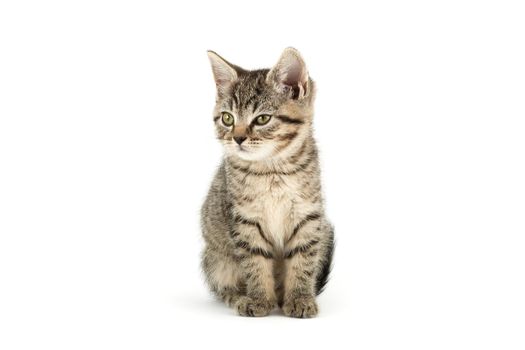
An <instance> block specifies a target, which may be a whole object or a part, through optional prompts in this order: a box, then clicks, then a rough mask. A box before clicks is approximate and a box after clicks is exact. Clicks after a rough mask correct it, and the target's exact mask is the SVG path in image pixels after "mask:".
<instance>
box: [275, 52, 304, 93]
mask: <svg viewBox="0 0 525 350" xmlns="http://www.w3.org/2000/svg"><path fill="white" fill-rule="evenodd" d="M266 80H267V82H268V83H270V84H274V86H275V87H276V88H277V90H278V91H280V92H283V93H287V94H289V95H290V97H291V98H292V99H301V98H303V97H305V96H306V95H307V94H308V93H309V91H308V90H309V86H308V71H307V69H306V64H305V63H304V60H303V58H302V56H301V54H300V53H299V51H297V50H296V49H294V48H293V47H288V48H286V49H285V50H284V51H283V53H282V54H281V58H279V61H278V62H277V64H276V65H275V66H274V67H273V68H272V69H271V70H270V72H269V73H268V75H267V78H266Z"/></svg>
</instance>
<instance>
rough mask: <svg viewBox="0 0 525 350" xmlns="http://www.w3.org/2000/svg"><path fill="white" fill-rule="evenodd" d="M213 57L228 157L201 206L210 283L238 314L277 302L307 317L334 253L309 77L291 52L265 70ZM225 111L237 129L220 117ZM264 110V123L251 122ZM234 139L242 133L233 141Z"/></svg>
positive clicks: (257, 312)
mask: <svg viewBox="0 0 525 350" xmlns="http://www.w3.org/2000/svg"><path fill="white" fill-rule="evenodd" d="M209 56H210V60H211V62H212V68H213V72H214V77H215V81H216V84H217V103H216V107H215V111H214V114H213V115H214V117H213V121H214V123H215V127H216V131H217V139H219V140H220V141H221V143H222V144H223V146H224V149H225V157H224V160H223V162H222V164H221V166H220V167H219V170H218V171H217V174H216V176H215V178H214V180H213V182H212V185H211V188H210V191H209V194H208V196H207V198H206V201H205V203H204V205H203V207H202V218H201V219H202V229H203V236H204V239H205V242H206V247H205V250H204V252H203V259H202V267H203V270H204V272H205V275H206V279H207V282H208V284H209V285H210V287H211V289H212V291H214V292H215V294H216V295H217V296H218V297H220V298H221V299H222V300H224V302H226V304H228V305H230V306H232V307H233V308H235V309H236V310H237V312H238V313H239V314H240V315H243V316H264V315H268V314H269V313H270V311H271V310H272V309H273V308H274V307H276V306H277V305H279V306H280V307H282V310H283V312H284V314H285V315H287V316H292V317H313V316H315V315H316V314H317V312H318V308H317V303H316V301H315V296H316V295H317V294H319V293H320V292H321V291H322V290H323V287H324V286H325V284H326V281H327V277H328V273H329V271H330V264H331V259H332V251H333V229H332V226H331V225H330V224H329V222H328V221H327V219H326V217H325V214H324V209H323V200H322V195H321V184H320V170H319V161H318V152H317V147H316V145H315V141H314V139H313V136H312V128H311V125H312V116H313V100H314V93H315V88H314V83H313V81H312V80H311V79H310V78H309V77H308V74H307V71H306V66H305V65H304V61H303V60H302V58H301V56H300V55H299V53H298V52H297V51H296V50H294V49H291V48H289V49H286V50H285V51H284V53H283V55H282V56H281V58H280V60H279V62H278V63H277V64H276V65H275V66H274V67H273V68H272V69H271V70H268V69H262V70H255V71H247V70H244V69H242V68H240V67H237V66H235V65H232V64H230V63H228V62H227V61H225V60H224V59H222V58H221V57H220V56H218V55H217V54H215V53H209ZM223 112H228V113H230V114H231V115H232V116H233V117H234V120H235V122H234V125H233V126H226V125H224V124H223V123H222V119H221V115H222V113H223ZM263 114H265V115H271V116H272V117H271V119H270V121H269V122H268V123H267V124H265V125H257V124H256V123H255V119H256V118H257V116H259V115H263ZM233 137H238V139H239V138H240V139H241V140H242V139H243V138H245V139H244V141H243V142H242V144H241V145H240V146H239V145H238V144H237V143H236V142H234V141H233Z"/></svg>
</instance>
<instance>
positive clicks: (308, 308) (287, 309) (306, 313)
mask: <svg viewBox="0 0 525 350" xmlns="http://www.w3.org/2000/svg"><path fill="white" fill-rule="evenodd" d="M283 312H284V314H285V315H286V316H290V317H297V318H310V317H315V316H316V315H317V312H318V309H317V303H316V302H315V298H314V297H312V296H301V297H296V298H292V299H289V300H287V301H286V302H285V303H284V305H283Z"/></svg>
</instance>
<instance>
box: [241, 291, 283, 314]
mask: <svg viewBox="0 0 525 350" xmlns="http://www.w3.org/2000/svg"><path fill="white" fill-rule="evenodd" d="M274 307H275V303H272V302H271V301H269V300H254V299H252V298H250V297H247V296H242V297H240V298H239V300H237V302H236V303H235V308H236V309H237V312H238V313H239V315H241V316H252V317H253V316H255V317H260V316H267V315H268V314H270V312H271V311H272V310H273V308H274Z"/></svg>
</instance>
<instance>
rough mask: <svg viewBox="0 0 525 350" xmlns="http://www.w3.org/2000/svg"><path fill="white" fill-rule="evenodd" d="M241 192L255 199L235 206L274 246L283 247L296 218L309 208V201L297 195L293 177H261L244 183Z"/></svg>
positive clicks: (299, 217)
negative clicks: (257, 224)
mask: <svg viewBox="0 0 525 350" xmlns="http://www.w3.org/2000/svg"><path fill="white" fill-rule="evenodd" d="M246 185H247V186H246V188H245V193H249V194H250V195H252V196H253V195H255V200H254V201H252V202H251V203H249V204H245V205H243V206H242V208H239V209H240V211H242V213H243V214H244V215H245V216H247V217H249V218H252V219H256V220H257V221H258V222H259V223H260V225H261V228H262V229H263V231H264V233H265V236H266V238H268V239H269V240H270V241H271V242H272V243H273V244H274V247H275V248H276V249H278V250H283V249H284V244H285V242H286V241H287V240H288V238H289V237H290V235H291V234H292V232H293V229H294V227H295V225H296V224H297V222H298V221H300V220H301V219H302V218H303V217H304V216H306V215H308V213H310V212H311V210H312V207H313V206H312V204H310V203H306V202H304V200H302V199H301V197H300V195H299V194H300V191H301V188H300V187H301V185H302V184H300V183H299V182H298V181H297V179H294V178H293V177H282V176H278V175H272V176H265V177H259V178H256V179H253V180H251V181H249V182H247V184H246Z"/></svg>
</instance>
